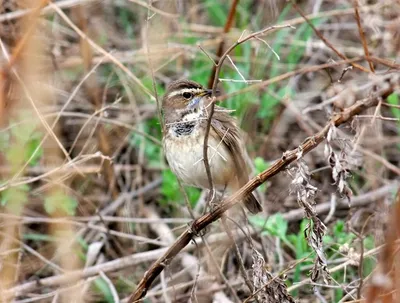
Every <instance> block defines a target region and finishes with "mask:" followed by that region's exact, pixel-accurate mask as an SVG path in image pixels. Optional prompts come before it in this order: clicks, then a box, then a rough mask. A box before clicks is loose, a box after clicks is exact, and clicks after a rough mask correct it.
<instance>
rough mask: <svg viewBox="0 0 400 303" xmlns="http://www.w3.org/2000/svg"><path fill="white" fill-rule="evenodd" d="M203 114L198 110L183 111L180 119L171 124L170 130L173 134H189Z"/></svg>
mask: <svg viewBox="0 0 400 303" xmlns="http://www.w3.org/2000/svg"><path fill="white" fill-rule="evenodd" d="M202 118H203V114H202V112H201V111H200V110H190V111H187V112H183V113H182V116H181V120H179V121H176V122H175V123H173V125H172V128H171V130H172V132H173V134H174V136H176V137H181V136H189V135H191V134H192V133H193V131H194V130H195V129H196V127H197V126H198V125H199V124H200V122H201V120H202Z"/></svg>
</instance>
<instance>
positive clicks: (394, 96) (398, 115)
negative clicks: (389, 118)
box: [387, 93, 400, 119]
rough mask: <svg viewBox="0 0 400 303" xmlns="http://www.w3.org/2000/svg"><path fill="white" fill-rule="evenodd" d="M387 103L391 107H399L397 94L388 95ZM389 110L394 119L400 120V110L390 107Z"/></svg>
mask: <svg viewBox="0 0 400 303" xmlns="http://www.w3.org/2000/svg"><path fill="white" fill-rule="evenodd" d="M387 101H388V103H389V104H391V105H400V102H399V95H398V94H397V93H393V94H391V95H389V96H388V97H387ZM390 110H391V112H392V114H393V116H394V117H395V118H397V119H400V108H395V107H391V108H390Z"/></svg>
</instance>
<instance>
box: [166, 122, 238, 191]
mask: <svg viewBox="0 0 400 303" xmlns="http://www.w3.org/2000/svg"><path fill="white" fill-rule="evenodd" d="M204 133H205V127H201V126H200V125H195V127H194V128H193V130H192V131H191V133H190V134H188V135H177V134H176V129H173V128H172V127H170V128H169V130H168V131H167V134H166V136H165V137H164V139H163V145H164V152H165V156H166V158H167V161H168V164H169V166H170V168H171V170H172V171H173V172H174V173H175V175H176V176H177V177H178V178H179V179H180V180H182V182H183V183H185V184H187V185H190V186H195V187H199V188H208V187H209V185H208V184H209V183H208V178H207V173H206V170H205V166H204V161H203V144H204ZM218 138H219V137H217V136H216V134H215V133H214V132H213V131H212V129H211V130H210V135H209V139H208V146H209V148H208V159H209V163H210V170H211V174H212V177H213V182H214V185H215V187H217V189H221V190H222V189H224V187H225V186H226V185H227V184H228V183H229V182H230V180H231V179H232V177H233V176H234V165H233V161H232V157H231V155H230V153H229V151H228V149H227V148H226V146H225V144H224V143H223V142H220V140H219V139H218Z"/></svg>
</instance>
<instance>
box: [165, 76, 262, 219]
mask: <svg viewBox="0 0 400 303" xmlns="http://www.w3.org/2000/svg"><path fill="white" fill-rule="evenodd" d="M210 96H211V90H208V89H205V88H203V87H202V86H201V85H200V84H198V83H196V82H193V81H190V80H178V81H175V82H172V83H171V84H170V85H169V86H168V88H167V92H166V93H165V95H164V97H163V100H162V110H163V114H164V122H165V134H164V138H163V145H164V152H165V156H166V158H167V161H168V163H169V166H170V167H171V170H172V171H173V172H174V173H175V175H176V176H177V177H178V178H179V179H180V180H182V182H183V183H185V184H186V185H189V186H194V187H199V188H208V187H209V182H208V178H207V173H206V169H205V166H204V161H203V143H204V135H205V131H206V126H207V119H208V110H209V109H208V106H209V105H210V102H211V98H210ZM208 146H209V147H208V159H209V164H210V170H211V175H212V180H213V183H214V186H215V188H216V189H217V190H219V191H224V190H227V191H228V193H233V192H235V191H236V190H238V189H239V188H240V187H241V186H243V185H244V184H246V183H247V181H248V180H249V174H250V167H249V163H248V161H247V160H248V155H247V152H246V148H245V146H244V143H243V140H242V138H241V134H240V129H239V127H238V126H237V125H236V121H235V119H234V118H233V117H231V116H230V115H229V111H228V110H226V109H224V108H222V107H218V106H215V111H214V114H213V117H212V120H211V128H210V133H209V137H208ZM243 202H244V205H245V206H246V207H247V209H248V210H249V211H250V212H251V213H253V214H255V213H258V212H260V211H262V207H261V205H260V203H259V202H258V201H257V199H256V198H255V196H254V195H253V194H250V195H248V196H246V197H245V198H244V201H243Z"/></svg>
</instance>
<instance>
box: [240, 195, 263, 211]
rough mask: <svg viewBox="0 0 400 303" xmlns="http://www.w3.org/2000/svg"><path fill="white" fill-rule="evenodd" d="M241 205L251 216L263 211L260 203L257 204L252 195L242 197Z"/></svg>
mask: <svg viewBox="0 0 400 303" xmlns="http://www.w3.org/2000/svg"><path fill="white" fill-rule="evenodd" d="M243 203H244V205H245V206H246V208H247V209H248V210H249V212H251V213H252V214H257V213H259V212H261V211H262V210H263V208H262V206H261V204H260V202H258V200H257V198H256V197H255V196H254V195H253V194H249V195H247V196H246V197H244V199H243Z"/></svg>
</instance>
